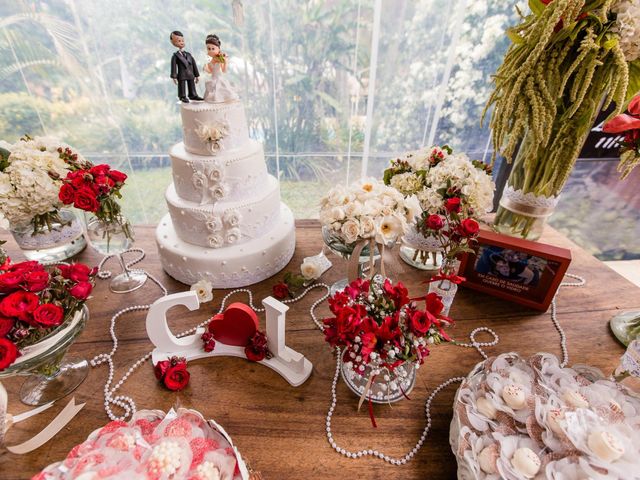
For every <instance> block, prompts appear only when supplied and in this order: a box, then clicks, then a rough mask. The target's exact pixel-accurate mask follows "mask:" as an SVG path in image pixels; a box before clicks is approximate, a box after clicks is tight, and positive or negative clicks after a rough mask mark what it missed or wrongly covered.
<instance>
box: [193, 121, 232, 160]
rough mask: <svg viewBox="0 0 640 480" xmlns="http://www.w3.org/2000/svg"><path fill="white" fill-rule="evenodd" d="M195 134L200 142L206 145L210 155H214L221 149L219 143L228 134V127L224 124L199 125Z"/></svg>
mask: <svg viewBox="0 0 640 480" xmlns="http://www.w3.org/2000/svg"><path fill="white" fill-rule="evenodd" d="M195 133H196V135H197V136H198V138H199V139H200V140H201V141H202V142H204V143H206V144H207V145H208V147H209V150H210V151H211V153H215V152H218V151H219V150H220V149H221V148H222V146H221V145H220V142H221V141H222V139H224V138H225V137H226V136H227V135H228V134H229V125H228V124H227V123H225V122H213V123H210V124H204V123H199V124H198V126H197V127H196V129H195Z"/></svg>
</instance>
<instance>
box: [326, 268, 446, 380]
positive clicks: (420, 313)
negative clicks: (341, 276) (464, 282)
mask: <svg viewBox="0 0 640 480" xmlns="http://www.w3.org/2000/svg"><path fill="white" fill-rule="evenodd" d="M421 302H424V308H422V307H421V306H420V305H421ZM329 307H330V309H331V312H332V313H333V315H334V316H333V317H331V318H327V319H325V320H324V325H325V327H324V334H325V340H326V341H327V342H328V343H329V344H330V345H331V346H333V347H335V346H339V347H344V348H345V352H344V357H343V360H344V361H348V362H351V363H352V364H353V367H354V370H355V371H356V372H358V373H361V374H362V373H363V372H364V371H365V368H366V366H368V365H375V366H376V367H379V368H386V369H387V370H389V371H393V370H394V369H395V368H396V367H398V366H399V365H402V364H404V363H405V362H414V363H416V364H418V365H421V364H422V363H423V362H424V360H425V358H426V357H427V356H428V355H429V348H430V347H431V346H432V345H437V344H439V343H442V342H449V341H451V339H450V338H449V336H448V335H447V334H446V332H445V328H446V327H448V326H450V325H452V324H453V320H451V319H450V318H448V317H445V316H444V315H442V310H443V304H442V302H441V301H440V297H439V296H438V295H437V294H435V293H430V294H428V295H426V296H424V297H420V298H413V299H412V298H409V294H408V291H407V289H406V288H405V286H404V285H403V284H402V283H401V282H398V283H396V284H393V283H392V282H391V281H390V280H389V279H383V278H382V277H381V276H380V275H377V276H375V277H374V278H373V280H371V281H369V280H366V281H365V280H362V279H357V280H355V281H353V282H351V284H350V285H348V286H347V287H346V288H345V289H344V290H343V291H342V292H338V293H336V294H335V295H334V296H333V297H331V298H330V299H329Z"/></svg>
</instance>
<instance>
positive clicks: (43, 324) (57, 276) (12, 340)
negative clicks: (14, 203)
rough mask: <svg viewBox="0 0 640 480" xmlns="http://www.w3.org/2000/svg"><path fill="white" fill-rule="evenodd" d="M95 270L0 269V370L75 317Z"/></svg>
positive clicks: (20, 265)
mask: <svg viewBox="0 0 640 480" xmlns="http://www.w3.org/2000/svg"><path fill="white" fill-rule="evenodd" d="M96 272H97V269H96V268H93V269H91V268H89V267H88V266H87V265H85V264H82V263H75V264H71V265H59V266H55V267H50V268H46V267H44V266H43V265H42V264H40V263H38V262H35V261H27V262H21V263H15V264H12V263H11V261H10V260H8V259H7V260H6V261H5V262H4V264H3V265H1V266H0V371H2V370H4V369H5V368H7V367H9V366H10V365H11V364H12V363H13V362H15V360H16V358H18V357H19V356H20V350H21V349H23V348H24V347H27V346H30V345H34V344H36V343H37V342H38V341H40V340H41V339H43V338H44V337H46V336H47V335H48V334H49V333H50V332H52V331H53V330H54V329H56V328H57V327H59V326H60V325H62V324H63V323H65V322H67V321H69V320H70V319H71V318H73V315H74V314H75V312H77V311H78V310H80V309H81V308H82V306H83V305H84V302H85V300H86V299H87V298H88V297H89V295H90V294H91V290H92V289H93V285H94V277H95V274H96Z"/></svg>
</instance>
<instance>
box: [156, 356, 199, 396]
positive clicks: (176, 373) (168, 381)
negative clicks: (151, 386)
mask: <svg viewBox="0 0 640 480" xmlns="http://www.w3.org/2000/svg"><path fill="white" fill-rule="evenodd" d="M154 372H155V374H156V378H157V379H158V380H159V381H161V382H162V383H163V385H164V386H165V387H167V388H168V389H169V390H172V391H174V392H175V391H178V390H182V389H183V388H185V387H186V386H187V385H188V384H189V378H190V377H191V374H190V373H189V372H188V371H187V361H186V360H185V359H184V358H183V357H175V356H174V357H171V358H169V359H168V360H163V361H161V362H158V363H157V364H156V366H155V368H154Z"/></svg>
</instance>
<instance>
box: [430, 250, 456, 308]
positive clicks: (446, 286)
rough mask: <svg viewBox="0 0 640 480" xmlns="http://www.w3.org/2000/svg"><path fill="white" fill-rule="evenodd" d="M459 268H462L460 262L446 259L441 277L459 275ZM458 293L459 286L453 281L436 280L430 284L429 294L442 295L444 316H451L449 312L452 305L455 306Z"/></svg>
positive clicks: (440, 272)
mask: <svg viewBox="0 0 640 480" xmlns="http://www.w3.org/2000/svg"><path fill="white" fill-rule="evenodd" d="M459 268H460V261H459V260H456V259H451V258H446V259H445V260H444V261H443V262H442V266H441V267H440V271H439V275H441V276H451V275H457V274H458V270H459ZM457 292H458V284H457V283H454V282H452V281H451V280H447V279H441V280H435V281H432V282H431V283H430V284H429V293H437V294H438V295H440V297H441V299H442V304H443V305H444V309H443V310H442V315H449V310H450V309H451V305H452V304H453V299H454V298H455V296H456V293H457Z"/></svg>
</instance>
